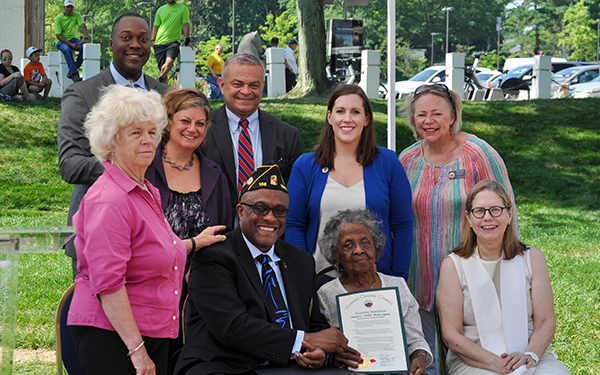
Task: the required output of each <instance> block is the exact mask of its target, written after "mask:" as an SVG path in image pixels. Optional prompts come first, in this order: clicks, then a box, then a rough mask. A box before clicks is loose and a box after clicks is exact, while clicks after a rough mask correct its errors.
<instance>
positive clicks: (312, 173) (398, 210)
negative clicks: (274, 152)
mask: <svg viewBox="0 0 600 375" xmlns="http://www.w3.org/2000/svg"><path fill="white" fill-rule="evenodd" d="M373 128H374V126H373V108H372V107H371V102H370V101H369V99H368V98H367V96H366V94H365V93H364V91H363V90H362V89H361V88H360V87H359V86H356V85H341V86H339V87H338V88H337V89H336V90H335V91H334V92H333V94H332V95H331V97H330V99H329V104H328V106H327V120H326V122H325V126H324V127H323V131H322V133H321V138H320V140H319V143H318V145H317V146H316V147H315V151H314V152H311V153H309V154H304V155H302V156H301V157H300V158H298V160H296V162H295V163H294V167H293V169H292V174H291V176H290V181H289V183H288V186H287V187H288V192H289V195H290V213H289V215H288V217H287V229H286V232H285V239H286V241H288V242H289V243H291V244H293V245H296V246H298V247H300V248H302V249H304V250H306V251H308V252H309V253H311V254H313V256H314V257H315V260H316V268H317V271H318V270H320V269H322V268H325V267H327V266H328V265H329V263H328V262H327V261H326V260H325V258H324V257H323V255H322V253H321V250H320V249H319V246H318V244H317V239H318V238H319V237H320V236H321V234H322V233H323V229H324V226H325V223H327V221H328V220H329V218H330V217H331V216H333V215H335V214H336V213H337V212H338V211H339V210H345V209H349V208H366V209H368V210H370V211H371V212H373V213H374V214H375V216H376V218H377V219H378V220H379V221H380V224H379V225H380V227H381V230H382V231H383V233H384V234H385V236H386V239H387V241H386V243H385V250H384V252H383V255H382V256H381V258H380V259H379V260H378V261H377V269H378V271H379V272H382V273H385V274H388V275H392V276H399V277H403V278H404V279H406V278H407V277H408V269H409V266H410V259H411V252H412V212H411V190H410V184H409V182H408V179H407V177H406V173H405V172H404V168H403V167H402V164H400V162H399V161H398V158H397V157H396V154H395V153H394V152H393V151H391V150H388V149H386V148H383V147H377V145H376V144H375V131H374V129H373ZM356 261H361V257H360V254H358V255H356ZM336 267H339V265H336Z"/></svg>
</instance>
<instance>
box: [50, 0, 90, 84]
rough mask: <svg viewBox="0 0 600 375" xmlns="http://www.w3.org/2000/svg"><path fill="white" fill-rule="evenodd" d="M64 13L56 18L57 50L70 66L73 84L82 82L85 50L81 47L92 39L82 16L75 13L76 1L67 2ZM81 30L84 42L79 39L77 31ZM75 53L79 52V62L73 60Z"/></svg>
mask: <svg viewBox="0 0 600 375" xmlns="http://www.w3.org/2000/svg"><path fill="white" fill-rule="evenodd" d="M63 6H64V12H63V14H60V15H59V16H58V17H56V20H55V21H54V28H55V30H56V48H58V49H59V50H60V51H61V52H62V53H63V55H65V60H66V61H67V65H68V66H69V74H67V77H69V78H70V79H72V80H73V82H77V81H81V78H80V77H79V68H80V67H81V63H83V48H82V47H81V46H82V45H83V44H84V43H86V42H87V41H88V40H89V39H90V38H89V34H88V30H87V27H86V26H85V23H84V22H83V18H81V14H80V13H79V12H76V11H75V1H73V0H65V2H64V4H63ZM79 28H81V31H82V32H83V36H84V38H83V40H81V39H79V33H78V31H77V29H79ZM73 51H78V52H79V53H78V54H77V60H73Z"/></svg>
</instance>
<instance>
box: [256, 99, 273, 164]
mask: <svg viewBox="0 0 600 375" xmlns="http://www.w3.org/2000/svg"><path fill="white" fill-rule="evenodd" d="M258 121H259V126H260V137H261V139H262V152H263V164H267V163H268V162H270V161H275V162H277V160H275V149H276V146H277V127H276V126H275V125H274V124H273V123H272V122H271V121H269V120H268V119H266V117H265V116H263V112H262V111H261V110H260V109H259V110H258Z"/></svg>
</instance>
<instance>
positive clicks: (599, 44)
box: [596, 18, 600, 62]
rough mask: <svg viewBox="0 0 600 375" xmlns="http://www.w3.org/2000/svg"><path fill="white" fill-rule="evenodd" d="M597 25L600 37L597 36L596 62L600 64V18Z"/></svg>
mask: <svg viewBox="0 0 600 375" xmlns="http://www.w3.org/2000/svg"><path fill="white" fill-rule="evenodd" d="M596 25H598V35H597V36H596V62H600V59H598V55H599V54H600V18H598V19H597V20H596Z"/></svg>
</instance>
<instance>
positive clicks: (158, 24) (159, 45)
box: [152, 0, 194, 83]
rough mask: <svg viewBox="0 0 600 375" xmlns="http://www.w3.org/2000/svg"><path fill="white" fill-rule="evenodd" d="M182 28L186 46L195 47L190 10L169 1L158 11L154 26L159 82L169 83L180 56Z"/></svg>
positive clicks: (153, 43)
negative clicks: (193, 44) (191, 38)
mask: <svg viewBox="0 0 600 375" xmlns="http://www.w3.org/2000/svg"><path fill="white" fill-rule="evenodd" d="M181 30H183V34H184V35H185V42H184V44H183V45H184V46H189V47H192V49H194V46H192V43H191V41H190V11H189V9H188V8H187V7H186V6H185V5H183V4H181V3H177V1H176V0H167V3H166V4H165V5H163V6H161V7H160V8H158V10H157V11H156V17H155V18H154V27H153V28H152V46H153V47H154V56H155V57H156V62H157V63H158V69H160V75H159V77H158V81H159V82H165V83H167V82H168V80H169V72H170V71H171V69H173V61H175V59H176V58H177V56H179V45H180V43H179V40H180V39H181Z"/></svg>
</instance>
